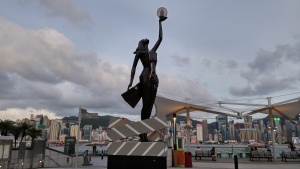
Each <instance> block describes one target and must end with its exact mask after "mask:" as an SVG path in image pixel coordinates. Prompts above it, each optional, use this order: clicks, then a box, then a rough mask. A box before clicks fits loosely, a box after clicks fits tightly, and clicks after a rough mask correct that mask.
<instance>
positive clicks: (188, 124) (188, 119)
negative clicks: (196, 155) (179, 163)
mask: <svg viewBox="0 0 300 169" xmlns="http://www.w3.org/2000/svg"><path fill="white" fill-rule="evenodd" d="M186 124H187V127H186V130H187V146H188V147H187V148H188V149H187V150H188V152H190V151H191V145H190V144H191V139H190V138H191V136H190V133H191V132H190V129H191V119H190V108H189V107H187V108H186Z"/></svg>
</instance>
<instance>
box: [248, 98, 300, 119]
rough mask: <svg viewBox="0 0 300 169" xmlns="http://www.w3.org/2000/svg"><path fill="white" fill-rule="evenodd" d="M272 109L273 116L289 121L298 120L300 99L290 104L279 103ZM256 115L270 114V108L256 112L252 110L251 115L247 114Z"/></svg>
mask: <svg viewBox="0 0 300 169" xmlns="http://www.w3.org/2000/svg"><path fill="white" fill-rule="evenodd" d="M271 108H272V114H273V115H275V116H278V117H283V118H285V119H288V120H296V117H297V115H298V114H300V99H299V98H297V99H295V100H294V101H292V102H289V103H277V104H273V105H271ZM255 113H263V114H269V108H268V106H266V107H264V108H260V109H256V110H252V111H250V112H249V113H247V114H245V115H244V116H247V115H252V114H255Z"/></svg>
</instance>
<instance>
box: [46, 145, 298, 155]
mask: <svg viewBox="0 0 300 169" xmlns="http://www.w3.org/2000/svg"><path fill="white" fill-rule="evenodd" d="M87 145H88V144H87V143H81V144H79V146H78V150H79V151H78V154H79V155H81V154H83V152H84V151H86V150H88V151H89V152H90V153H91V154H92V152H93V146H87ZM197 147H200V149H203V150H210V149H211V148H212V147H215V149H216V153H221V154H222V155H221V157H222V158H229V154H230V153H231V154H240V155H242V156H240V157H242V158H245V157H247V155H246V154H247V153H249V152H250V147H249V146H248V145H239V144H237V145H231V144H191V146H190V152H191V153H192V155H194V152H195V149H196V148H197ZM50 148H53V149H56V150H58V151H62V152H63V151H64V146H55V145H50ZM257 148H258V150H260V149H261V150H265V148H262V147H257ZM275 148H276V149H275V151H276V157H277V158H279V157H280V153H281V152H282V151H288V150H290V149H289V148H288V145H276V146H275ZM297 149H299V147H297ZM96 150H97V152H98V154H101V152H102V150H103V151H106V150H107V146H105V145H104V146H96ZM187 150H188V148H187V146H186V145H185V151H187ZM271 150H273V148H272V146H271ZM76 151H77V146H75V152H76Z"/></svg>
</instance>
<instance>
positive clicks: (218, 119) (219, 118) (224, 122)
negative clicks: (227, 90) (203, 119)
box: [216, 115, 228, 130]
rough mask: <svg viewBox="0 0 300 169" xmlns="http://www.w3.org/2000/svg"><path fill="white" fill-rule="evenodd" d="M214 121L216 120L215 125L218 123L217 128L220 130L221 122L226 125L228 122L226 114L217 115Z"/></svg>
mask: <svg viewBox="0 0 300 169" xmlns="http://www.w3.org/2000/svg"><path fill="white" fill-rule="evenodd" d="M216 122H217V125H218V127H217V129H218V130H221V126H222V124H225V126H227V123H228V119H227V116H223V115H218V116H217V117H216Z"/></svg>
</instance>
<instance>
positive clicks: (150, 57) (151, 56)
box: [139, 51, 159, 85]
mask: <svg viewBox="0 0 300 169" xmlns="http://www.w3.org/2000/svg"><path fill="white" fill-rule="evenodd" d="M139 58H140V60H141V62H142V64H143V66H144V69H143V71H142V73H141V75H140V82H142V83H154V84H156V85H158V83H159V81H158V77H157V75H156V70H155V69H156V68H155V67H156V64H157V53H156V52H152V51H149V52H143V53H140V54H139ZM151 62H152V63H154V64H152V65H153V66H154V67H153V72H152V77H153V78H152V79H151V80H150V79H149V76H150V72H151V65H150V64H151Z"/></svg>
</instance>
